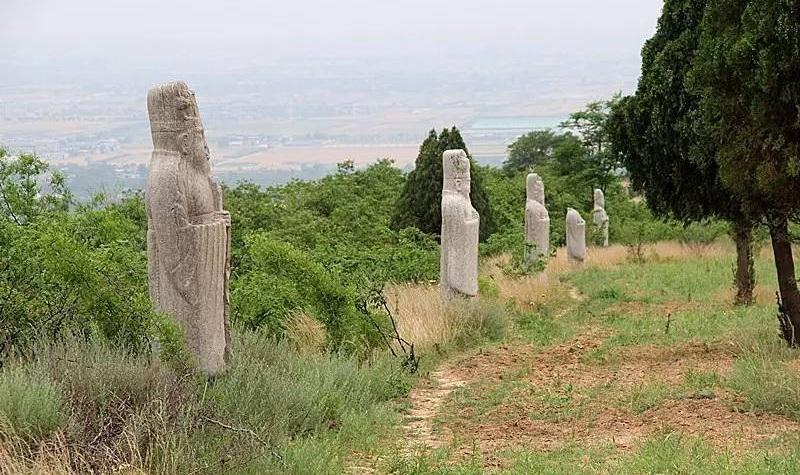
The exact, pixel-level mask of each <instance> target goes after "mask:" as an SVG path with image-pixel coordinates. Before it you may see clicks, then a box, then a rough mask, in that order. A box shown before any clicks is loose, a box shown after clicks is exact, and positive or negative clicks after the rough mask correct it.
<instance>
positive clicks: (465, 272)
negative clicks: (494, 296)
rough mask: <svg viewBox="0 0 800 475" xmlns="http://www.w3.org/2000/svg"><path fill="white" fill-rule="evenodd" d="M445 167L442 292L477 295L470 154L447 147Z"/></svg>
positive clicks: (449, 295) (475, 217)
mask: <svg viewBox="0 0 800 475" xmlns="http://www.w3.org/2000/svg"><path fill="white" fill-rule="evenodd" d="M442 167H443V171H444V183H443V186H442V236H441V239H442V254H441V261H440V264H441V266H440V274H441V275H440V285H441V288H442V295H443V296H444V297H445V298H453V297H475V296H477V295H478V231H479V229H478V228H479V225H480V216H478V212H477V211H475V208H473V207H472V203H471V202H470V200H469V190H470V175H469V158H467V154H466V153H464V151H463V150H448V151H446V152H444V154H443V155H442Z"/></svg>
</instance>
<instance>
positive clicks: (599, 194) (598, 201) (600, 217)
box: [592, 188, 608, 247]
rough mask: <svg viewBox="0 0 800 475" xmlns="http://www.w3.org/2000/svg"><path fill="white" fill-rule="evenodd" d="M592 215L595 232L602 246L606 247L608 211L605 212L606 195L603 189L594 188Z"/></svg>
mask: <svg viewBox="0 0 800 475" xmlns="http://www.w3.org/2000/svg"><path fill="white" fill-rule="evenodd" d="M592 214H593V215H594V227H595V232H597V233H598V236H599V239H600V241H601V243H602V245H603V247H608V213H606V195H604V194H603V190H601V189H599V188H595V190H594V209H593V210H592Z"/></svg>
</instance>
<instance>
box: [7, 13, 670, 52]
mask: <svg viewBox="0 0 800 475" xmlns="http://www.w3.org/2000/svg"><path fill="white" fill-rule="evenodd" d="M661 5H662V1H661V0H494V1H490V0H461V1H442V0H395V1H386V0H331V1H326V0H293V1H274V0H268V1H255V0H216V1H207V0H193V1H190V0H126V1H123V0H0V18H2V19H3V21H2V28H0V58H10V57H20V56H26V57H27V56H28V55H30V54H38V55H40V56H41V57H42V58H55V59H58V58H62V59H71V58H78V59H89V60H91V59H92V58H95V57H109V56H112V57H116V58H118V59H120V60H125V61H134V62H136V61H143V60H146V59H148V58H149V59H152V60H154V61H161V60H168V61H172V60H179V59H181V58H185V57H187V56H197V55H201V54H207V55H209V56H215V57H218V58H222V59H223V60H224V59H226V58H227V59H229V60H231V61H236V62H240V61H248V60H273V59H281V58H287V57H293V58H295V59H296V58H303V57H309V58H312V57H326V56H328V57H345V58H365V57H375V56H385V57H389V58H392V57H397V58H403V57H410V56H418V55H420V54H422V53H428V54H430V55H433V56H437V55H438V56H452V55H460V56H470V55H474V56H475V59H476V61H483V60H486V59H491V58H493V57H497V56H498V55H499V56H500V57H503V56H508V57H514V56H516V55H519V58H520V59H522V58H524V56H523V55H529V54H531V53H534V54H535V53H537V52H550V53H552V52H554V51H555V52H558V51H565V52H573V53H574V54H575V55H577V56H584V57H585V56H587V55H588V56H599V57H601V58H611V59H613V58H617V57H622V56H624V57H630V56H631V55H635V54H638V52H639V50H640V48H641V44H642V42H643V40H644V39H646V38H647V37H649V36H650V35H651V34H652V32H653V31H654V28H655V24H656V20H657V18H658V15H659V13H660V9H661ZM565 59H568V57H567V58H565Z"/></svg>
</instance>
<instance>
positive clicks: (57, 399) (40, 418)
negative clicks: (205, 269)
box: [0, 333, 411, 474]
mask: <svg viewBox="0 0 800 475" xmlns="http://www.w3.org/2000/svg"><path fill="white" fill-rule="evenodd" d="M234 343H235V345H234V350H235V352H236V355H237V358H236V359H235V364H234V365H233V367H232V368H231V369H230V370H229V371H228V372H227V373H225V374H223V375H221V376H218V377H217V378H215V379H214V380H206V379H205V378H201V377H199V376H197V375H195V374H193V373H191V372H182V371H181V370H179V369H177V367H175V366H171V365H166V364H163V363H161V362H159V361H158V360H151V359H149V358H147V357H145V356H134V355H131V354H127V353H125V352H124V351H121V350H119V349H111V348H108V347H106V346H103V345H96V344H85V343H82V344H77V343H71V344H67V345H62V346H52V347H48V348H42V349H40V351H39V353H38V354H37V357H36V358H33V359H27V360H24V361H20V362H18V363H15V364H13V365H12V366H11V367H10V368H8V369H5V370H3V371H2V372H0V422H2V421H5V425H0V435H4V436H7V437H13V438H14V439H13V440H12V442H13V444H11V445H14V446H17V445H19V442H20V441H29V442H30V443H32V444H34V445H35V444H38V443H47V441H48V440H52V439H53V438H54V437H55V432H57V431H59V434H60V436H59V437H61V438H62V440H64V442H65V443H66V444H67V445H69V446H70V447H72V448H71V449H70V450H72V451H74V452H75V453H74V454H73V455H74V456H75V470H76V472H78V473H85V472H88V471H91V470H97V469H100V470H104V469H110V468H111V467H113V466H117V465H120V464H123V463H124V464H130V465H131V466H133V467H139V468H142V469H143V470H145V471H146V472H147V473H163V474H171V473H192V472H199V473H213V472H218V473H226V474H227V473H242V474H245V473H253V474H261V473H296V474H305V473H319V474H339V473H342V471H343V470H344V464H345V460H346V458H347V456H348V455H349V454H350V452H351V451H354V450H357V451H364V452H369V451H370V450H371V449H372V448H373V447H374V446H375V444H376V443H377V441H378V438H379V437H381V436H383V435H384V434H385V433H386V431H387V430H388V428H389V427H390V426H392V425H393V424H395V423H397V421H398V420H399V419H398V418H399V415H398V411H397V409H396V407H395V404H394V402H393V400H394V399H396V398H397V397H399V396H403V395H405V394H406V393H407V392H408V389H409V388H410V384H411V379H410V376H409V375H407V374H406V373H405V372H404V370H403V369H401V368H400V365H399V363H398V361H396V360H393V359H391V358H389V357H383V356H381V357H377V358H375V359H374V360H373V361H369V362H361V361H358V360H356V359H354V358H353V357H349V356H343V355H336V354H334V355H321V354H317V355H310V354H300V353H296V352H294V351H292V350H291V349H290V347H289V346H288V345H287V344H285V343H276V342H275V341H274V340H272V339H270V338H269V337H267V336H264V335H262V334H259V333H243V334H237V335H235V338H234ZM8 427H10V429H7V428H8ZM19 455H20V456H26V455H27V454H19Z"/></svg>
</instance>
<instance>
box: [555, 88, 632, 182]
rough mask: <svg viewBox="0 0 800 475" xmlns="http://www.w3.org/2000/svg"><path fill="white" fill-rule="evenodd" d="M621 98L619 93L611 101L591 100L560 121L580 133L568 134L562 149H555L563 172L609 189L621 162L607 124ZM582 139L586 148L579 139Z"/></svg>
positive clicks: (617, 173)
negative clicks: (612, 143) (614, 152)
mask: <svg viewBox="0 0 800 475" xmlns="http://www.w3.org/2000/svg"><path fill="white" fill-rule="evenodd" d="M618 101H619V96H618V95H615V96H614V97H612V98H611V99H609V100H607V101H598V102H590V103H589V104H587V105H586V108H585V109H583V110H580V111H578V112H574V113H572V114H570V116H569V119H568V120H566V121H564V122H563V123H561V124H560V127H561V128H562V129H564V130H567V131H568V132H575V133H577V138H570V137H569V135H570V134H567V140H566V144H565V146H562V147H559V149H561V152H560V153H559V152H558V149H557V151H556V153H554V155H555V156H554V158H555V160H554V162H555V164H556V166H557V169H558V171H559V173H560V174H561V175H573V176H575V177H576V178H579V179H581V180H583V181H584V182H587V183H589V184H590V185H591V186H592V187H593V188H594V187H597V188H600V189H601V190H603V191H605V190H606V187H608V185H610V184H611V183H613V182H614V181H615V180H616V179H617V177H618V176H619V175H620V167H621V164H620V162H619V159H618V158H617V156H616V155H614V154H613V153H611V138H610V137H609V130H608V126H607V122H608V118H609V115H610V114H611V110H612V109H613V107H614V105H615V104H616V103H617V102H618ZM576 140H580V144H581V145H582V146H583V147H582V148H580V147H578V146H577V144H576V143H575V142H576Z"/></svg>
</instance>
